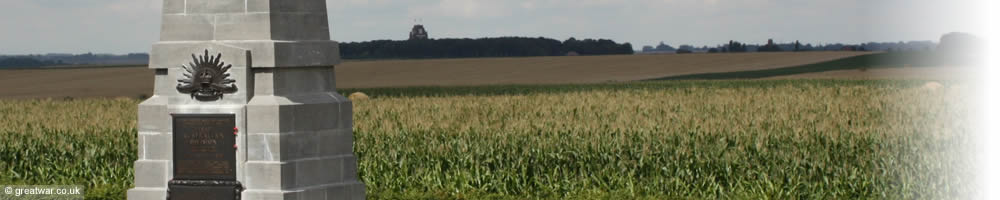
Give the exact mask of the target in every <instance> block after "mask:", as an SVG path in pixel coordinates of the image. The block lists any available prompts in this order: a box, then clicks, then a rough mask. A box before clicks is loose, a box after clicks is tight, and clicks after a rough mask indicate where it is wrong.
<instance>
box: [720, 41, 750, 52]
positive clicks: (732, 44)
mask: <svg viewBox="0 0 1000 200" xmlns="http://www.w3.org/2000/svg"><path fill="white" fill-rule="evenodd" d="M723 52H729V53H740V52H747V45H746V44H743V43H740V42H736V41H732V40H730V41H729V45H726V47H725V50H723Z"/></svg>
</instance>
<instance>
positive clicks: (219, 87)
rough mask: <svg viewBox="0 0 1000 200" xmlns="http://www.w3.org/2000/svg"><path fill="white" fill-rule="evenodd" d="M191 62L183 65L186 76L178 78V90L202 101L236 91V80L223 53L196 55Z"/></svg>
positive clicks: (192, 55)
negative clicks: (223, 58) (223, 57)
mask: <svg viewBox="0 0 1000 200" xmlns="http://www.w3.org/2000/svg"><path fill="white" fill-rule="evenodd" d="M191 58H192V59H194V61H192V62H191V63H190V64H187V65H182V67H183V68H184V77H182V78H180V79H178V80H177V82H178V84H177V90H178V91H180V92H181V93H190V94H191V98H197V99H198V100H202V101H209V100H218V99H220V98H222V94H224V93H233V92H236V84H235V83H236V80H233V79H231V78H229V68H231V67H232V66H233V65H231V64H229V65H227V64H226V63H225V62H222V53H219V55H217V56H210V55H208V50H205V55H200V56H197V57H196V56H195V54H191Z"/></svg>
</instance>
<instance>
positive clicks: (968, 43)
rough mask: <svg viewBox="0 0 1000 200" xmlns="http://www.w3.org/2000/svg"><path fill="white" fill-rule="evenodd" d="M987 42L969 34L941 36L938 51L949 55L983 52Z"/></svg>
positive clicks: (955, 33)
mask: <svg viewBox="0 0 1000 200" xmlns="http://www.w3.org/2000/svg"><path fill="white" fill-rule="evenodd" d="M984 43H985V42H984V41H983V40H982V39H979V37H976V36H974V35H972V34H968V33H960V32H953V33H948V34H944V35H942V36H941V42H940V44H938V46H937V50H938V51H941V52H949V53H970V52H980V51H982V50H983V46H985V45H983V44H984Z"/></svg>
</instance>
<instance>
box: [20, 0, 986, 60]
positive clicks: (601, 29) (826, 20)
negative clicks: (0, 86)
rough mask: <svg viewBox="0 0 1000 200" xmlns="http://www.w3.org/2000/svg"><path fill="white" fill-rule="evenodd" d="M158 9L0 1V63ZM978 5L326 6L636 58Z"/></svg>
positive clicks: (972, 28)
mask: <svg viewBox="0 0 1000 200" xmlns="http://www.w3.org/2000/svg"><path fill="white" fill-rule="evenodd" d="M161 4H162V1H161V0H2V1H0V19H3V20H0V27H4V28H2V29H0V54H27V53H49V52H59V53H85V52H95V53H129V52H148V51H149V49H150V45H151V44H152V43H153V42H156V41H157V40H158V38H159V29H160V9H161ZM978 5H979V0H328V1H327V8H328V11H329V17H330V23H331V25H330V27H331V36H332V38H333V39H334V40H337V41H342V42H345V41H347V42H349V41H367V40H375V39H396V40H401V39H406V38H407V36H408V35H407V33H408V32H409V29H410V27H411V26H412V25H413V24H414V23H415V20H419V22H420V23H422V24H425V25H426V26H427V29H428V31H429V33H430V35H431V37H432V38H454V37H470V38H477V37H499V36H528V37H539V36H541V37H549V38H555V39H559V40H564V39H567V38H569V37H576V38H607V39H613V40H615V41H618V42H630V43H632V44H633V46H634V47H635V48H637V49H638V48H640V47H641V46H643V45H654V44H657V43H659V42H660V41H664V42H666V43H667V44H670V45H673V46H678V45H680V44H692V45H696V46H702V45H715V44H721V43H724V42H727V41H728V40H739V41H744V42H749V43H764V42H765V41H766V40H767V39H768V38H773V39H775V41H778V42H789V41H795V40H800V41H802V42H810V43H835V42H842V43H860V42H869V41H878V42H885V41H910V40H935V41H936V40H937V39H938V38H939V37H940V36H941V35H942V34H944V33H948V32H953V31H961V32H971V33H979V32H982V31H983V30H981V24H980V22H981V21H980V15H979V14H980V13H979V12H976V11H977V10H980V9H978V8H977V6H978Z"/></svg>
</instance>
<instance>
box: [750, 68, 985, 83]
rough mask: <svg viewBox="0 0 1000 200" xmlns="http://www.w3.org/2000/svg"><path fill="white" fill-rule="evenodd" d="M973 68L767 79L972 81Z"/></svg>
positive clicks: (841, 72) (844, 72) (845, 72)
mask: <svg viewBox="0 0 1000 200" xmlns="http://www.w3.org/2000/svg"><path fill="white" fill-rule="evenodd" d="M976 70H977V68H975V67H962V66H942V67H901V68H884V69H867V70H858V69H852V70H836V71H827V72H815V73H805V74H795V75H787V76H776V77H771V78H768V79H799V78H801V79H919V80H969V79H974V76H975V72H976Z"/></svg>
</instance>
